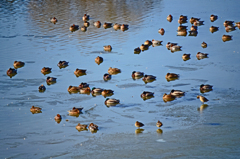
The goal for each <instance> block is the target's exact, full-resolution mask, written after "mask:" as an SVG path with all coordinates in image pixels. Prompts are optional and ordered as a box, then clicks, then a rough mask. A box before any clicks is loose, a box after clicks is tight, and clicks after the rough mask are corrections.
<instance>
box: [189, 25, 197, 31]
mask: <svg viewBox="0 0 240 159" xmlns="http://www.w3.org/2000/svg"><path fill="white" fill-rule="evenodd" d="M197 29H198V28H197V26H193V25H192V26H191V28H190V30H191V31H197Z"/></svg>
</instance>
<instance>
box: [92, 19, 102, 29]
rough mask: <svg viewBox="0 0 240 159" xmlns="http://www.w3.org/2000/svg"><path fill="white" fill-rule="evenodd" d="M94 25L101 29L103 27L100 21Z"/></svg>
mask: <svg viewBox="0 0 240 159" xmlns="http://www.w3.org/2000/svg"><path fill="white" fill-rule="evenodd" d="M93 25H94V26H95V27H97V28H100V27H101V22H100V21H96V22H94V23H93Z"/></svg>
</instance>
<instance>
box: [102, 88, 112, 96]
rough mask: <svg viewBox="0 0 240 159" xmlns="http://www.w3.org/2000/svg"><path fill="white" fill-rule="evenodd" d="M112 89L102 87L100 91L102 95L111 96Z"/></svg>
mask: <svg viewBox="0 0 240 159" xmlns="http://www.w3.org/2000/svg"><path fill="white" fill-rule="evenodd" d="M113 92H114V91H113V90H111V89H104V90H103V91H102V96H104V97H107V96H112V95H113Z"/></svg>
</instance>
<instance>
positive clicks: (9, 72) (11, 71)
mask: <svg viewBox="0 0 240 159" xmlns="http://www.w3.org/2000/svg"><path fill="white" fill-rule="evenodd" d="M16 74H17V70H16V69H14V68H9V69H8V70H7V75H8V76H14V75H16Z"/></svg>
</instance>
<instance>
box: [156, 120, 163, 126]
mask: <svg viewBox="0 0 240 159" xmlns="http://www.w3.org/2000/svg"><path fill="white" fill-rule="evenodd" d="M162 125H163V124H162V122H160V121H159V120H158V122H157V123H156V126H157V127H159V128H160V127H161V126H162Z"/></svg>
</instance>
